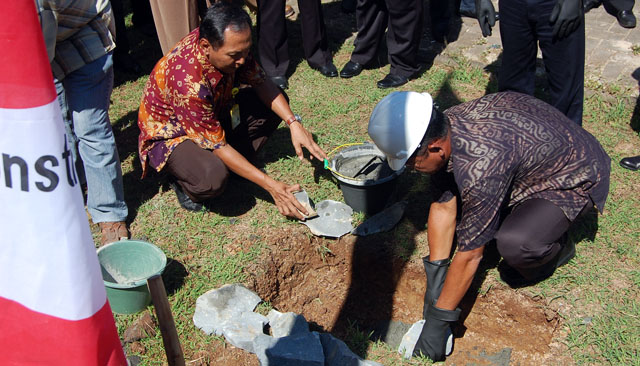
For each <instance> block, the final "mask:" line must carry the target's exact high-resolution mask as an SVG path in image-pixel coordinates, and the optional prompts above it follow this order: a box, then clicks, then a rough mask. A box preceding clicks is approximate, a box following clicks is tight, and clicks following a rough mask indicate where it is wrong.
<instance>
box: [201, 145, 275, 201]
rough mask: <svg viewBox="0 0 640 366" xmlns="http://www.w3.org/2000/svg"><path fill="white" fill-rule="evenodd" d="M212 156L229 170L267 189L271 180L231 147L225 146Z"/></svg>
mask: <svg viewBox="0 0 640 366" xmlns="http://www.w3.org/2000/svg"><path fill="white" fill-rule="evenodd" d="M214 154H216V156H217V157H219V158H220V160H222V162H223V163H224V165H225V166H226V167H227V168H228V169H229V170H231V171H232V172H234V173H236V174H238V175H239V176H241V177H243V178H245V179H247V180H249V181H251V182H253V183H255V184H257V185H258V186H260V187H261V188H263V189H265V190H266V189H267V188H268V184H269V182H270V181H271V180H273V179H271V178H270V177H269V176H268V175H266V174H265V173H264V172H262V171H260V169H258V168H256V167H255V166H254V165H253V164H251V163H250V162H249V161H248V160H247V159H246V158H245V157H244V156H242V154H240V153H239V152H237V151H236V150H235V149H234V148H233V147H231V145H225V146H223V147H221V148H219V149H216V150H214Z"/></svg>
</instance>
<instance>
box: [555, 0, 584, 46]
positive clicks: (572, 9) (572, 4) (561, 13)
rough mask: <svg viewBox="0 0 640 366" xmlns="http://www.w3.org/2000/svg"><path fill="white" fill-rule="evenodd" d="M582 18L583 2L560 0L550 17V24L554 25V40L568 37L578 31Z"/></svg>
mask: <svg viewBox="0 0 640 366" xmlns="http://www.w3.org/2000/svg"><path fill="white" fill-rule="evenodd" d="M582 18H583V14H582V1H581V0H558V2H557V3H556V6H554V7H553V10H552V11H551V17H549V23H551V24H553V38H556V39H562V38H565V37H568V36H569V35H570V34H571V33H573V32H574V31H575V30H576V29H578V26H579V25H580V23H582Z"/></svg>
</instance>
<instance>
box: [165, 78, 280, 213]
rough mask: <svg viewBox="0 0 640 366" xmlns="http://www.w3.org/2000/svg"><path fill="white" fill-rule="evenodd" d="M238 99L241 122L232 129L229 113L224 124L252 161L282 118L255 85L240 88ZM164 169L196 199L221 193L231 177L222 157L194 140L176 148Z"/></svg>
mask: <svg viewBox="0 0 640 366" xmlns="http://www.w3.org/2000/svg"><path fill="white" fill-rule="evenodd" d="M236 101H237V103H238V105H239V107H240V124H239V125H238V126H236V128H235V129H232V128H231V119H230V118H229V114H228V113H225V115H224V116H220V117H219V119H220V123H221V124H222V128H223V129H224V131H225V135H226V141H227V143H228V144H229V145H231V146H232V147H233V148H234V149H236V150H237V151H238V152H239V153H240V154H242V155H243V156H244V157H245V158H247V159H248V160H252V159H253V158H254V157H255V155H256V153H257V152H258V150H259V149H260V148H261V147H262V146H263V145H264V143H265V142H267V139H268V138H269V136H270V135H271V134H272V133H273V132H274V131H275V130H276V129H277V128H278V125H279V124H280V122H281V121H282V120H281V119H280V117H278V115H276V114H275V113H274V112H273V111H271V110H270V109H269V108H267V106H265V105H264V103H262V101H261V100H260V98H258V96H257V95H256V93H255V91H254V90H253V89H251V88H244V89H240V92H239V93H238V95H237V96H236ZM163 170H165V171H167V172H168V173H169V174H171V175H172V176H173V177H175V179H176V181H177V183H178V184H180V186H181V187H182V189H183V190H184V192H185V193H186V194H187V196H189V198H191V200H192V201H194V202H202V201H205V200H207V199H209V198H213V197H215V196H218V195H220V194H221V193H222V192H223V191H224V188H225V185H226V182H227V179H228V177H229V170H228V169H227V167H226V166H225V165H224V163H223V162H222V160H220V158H218V157H217V156H216V155H215V154H214V153H213V152H212V151H210V150H205V149H203V148H201V147H199V146H198V145H196V144H195V143H194V142H193V141H191V140H186V141H184V142H183V143H181V144H180V145H178V146H177V147H176V148H175V150H173V152H172V153H171V155H169V160H168V161H167V164H166V165H165V167H164V169H163Z"/></svg>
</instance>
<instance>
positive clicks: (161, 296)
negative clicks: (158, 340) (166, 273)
mask: <svg viewBox="0 0 640 366" xmlns="http://www.w3.org/2000/svg"><path fill="white" fill-rule="evenodd" d="M147 286H148V287H149V293H150V294H151V300H153V306H154V307H155V308H156V315H157V316H158V323H159V324H160V333H162V343H164V350H165V353H166V354H167V363H168V364H169V366H184V365H185V364H184V355H183V354H182V348H181V347H180V339H179V338H178V331H177V329H176V324H175V323H174V321H173V315H172V314H171V305H169V299H167V292H166V290H165V288H164V283H163V282H162V276H160V275H159V274H157V275H155V276H152V277H151V278H149V279H148V280H147Z"/></svg>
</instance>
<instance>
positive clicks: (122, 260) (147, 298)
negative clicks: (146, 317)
mask: <svg viewBox="0 0 640 366" xmlns="http://www.w3.org/2000/svg"><path fill="white" fill-rule="evenodd" d="M98 261H99V262H100V269H101V270H102V279H103V281H104V286H105V287H106V289H107V298H108V299H109V304H110V305H111V310H112V311H113V312H114V313H118V314H133V313H137V312H139V311H141V310H143V309H144V308H146V307H147V306H149V304H150V303H151V295H149V288H148V287H147V279H148V278H150V277H152V276H154V275H156V274H161V273H162V271H163V270H164V268H165V266H166V265H167V257H166V256H165V255H164V253H163V252H162V250H160V248H158V247H157V246H155V245H153V244H151V243H147V242H146V241H141V240H120V241H117V242H114V243H111V244H107V245H105V246H103V247H101V248H99V249H98Z"/></svg>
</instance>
